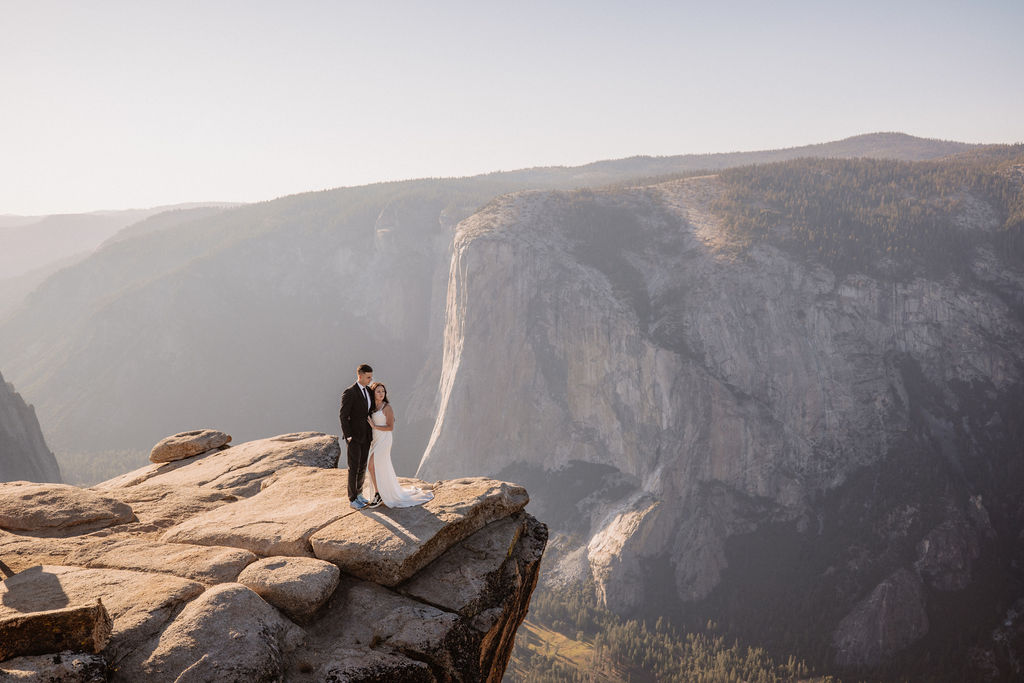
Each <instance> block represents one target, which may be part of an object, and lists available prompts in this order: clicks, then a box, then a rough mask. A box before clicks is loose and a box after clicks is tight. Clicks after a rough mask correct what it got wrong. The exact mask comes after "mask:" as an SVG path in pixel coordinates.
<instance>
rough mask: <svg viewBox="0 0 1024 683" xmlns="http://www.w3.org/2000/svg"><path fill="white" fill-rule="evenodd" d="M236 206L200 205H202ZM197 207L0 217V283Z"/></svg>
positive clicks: (182, 206) (86, 251)
mask: <svg viewBox="0 0 1024 683" xmlns="http://www.w3.org/2000/svg"><path fill="white" fill-rule="evenodd" d="M212 205H218V206H236V205H234V204H230V205H229V204H216V203H211V204H203V205H202V206H212ZM195 206H198V205H197V204H181V205H178V206H163V207H156V208H152V209H130V210H125V211H97V212H94V213H83V214H58V215H52V216H11V215H5V216H0V281H2V280H6V279H8V278H13V277H17V276H19V275H23V274H25V273H28V272H30V271H34V270H38V269H40V268H43V267H46V266H47V265H49V264H52V263H55V262H60V261H64V260H66V259H67V258H69V257H72V256H75V255H78V254H83V253H88V252H91V251H92V250H93V249H95V248H96V247H97V246H99V245H100V244H101V243H102V242H103V241H104V240H106V239H107V238H109V237H112V236H113V235H114V234H116V233H117V232H118V231H119V230H121V229H123V228H125V227H127V226H129V225H132V224H134V223H137V222H138V221H141V220H144V219H146V218H148V217H150V216H153V215H156V214H158V213H162V212H164V211H168V210H172V209H186V208H192V207H195Z"/></svg>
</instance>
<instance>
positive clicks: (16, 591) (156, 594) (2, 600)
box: [0, 566, 203, 662]
mask: <svg viewBox="0 0 1024 683" xmlns="http://www.w3.org/2000/svg"><path fill="white" fill-rule="evenodd" d="M202 592H203V586H202V585H201V584H199V583H196V582H194V581H187V580H185V579H180V578H178V577H176V576H170V575H167V574H148V573H143V572H134V571H125V570H120V569H86V568H83V567H52V566H43V567H33V568H31V569H26V570H25V571H23V572H21V573H19V574H15V575H14V576H12V577H10V578H8V579H5V580H4V581H3V582H0V618H3V617H8V616H15V615H20V614H25V613H27V612H41V611H45V610H54V609H61V608H64V607H67V606H69V605H83V604H90V603H95V602H96V600H97V598H98V599H100V600H102V601H103V605H104V607H106V609H107V612H108V613H109V614H110V617H111V618H112V619H113V620H114V626H113V632H112V634H111V639H110V644H109V645H108V646H107V653H108V656H109V657H110V659H111V661H112V662H114V661H116V660H117V658H119V657H120V656H123V655H124V654H125V653H127V652H128V651H130V650H131V649H133V648H134V647H136V646H138V645H139V644H140V643H142V642H143V641H144V640H146V639H148V638H150V637H151V636H153V635H154V634H156V633H158V632H159V631H160V629H162V628H163V626H164V625H165V624H166V623H167V622H168V621H170V619H171V617H172V616H173V615H174V614H175V613H176V612H177V610H178V609H179V608H180V607H181V605H183V604H184V603H186V602H188V601H189V600H191V599H192V598H194V597H196V596H197V595H199V594H200V593H202Z"/></svg>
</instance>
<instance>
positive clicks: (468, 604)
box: [399, 514, 525, 617]
mask: <svg viewBox="0 0 1024 683" xmlns="http://www.w3.org/2000/svg"><path fill="white" fill-rule="evenodd" d="M524 527H525V519H524V516H523V515H522V514H518V515H515V516H514V517H508V518H506V519H501V520H498V521H497V522H492V523H491V524H488V525H487V526H485V527H484V528H483V529H481V530H480V531H477V532H476V533H475V534H473V535H472V536H470V537H469V538H467V539H465V540H463V541H461V542H460V543H457V544H455V545H454V546H452V547H451V549H449V550H448V552H446V553H445V554H443V555H441V557H439V558H437V559H436V560H434V561H433V562H431V563H430V564H429V565H427V567H426V568H424V569H423V571H421V572H419V573H417V574H416V575H415V576H414V577H412V578H411V579H410V580H409V581H407V582H406V583H404V584H403V585H402V586H401V587H400V588H399V592H400V593H403V594H404V595H408V596H409V597H412V598H416V599H417V600H421V601H423V602H426V603H429V604H431V605H436V606H438V607H441V608H442V609H445V610H448V611H450V612H458V613H459V614H460V615H462V616H463V617H472V616H475V615H476V614H477V613H479V612H480V611H482V610H483V609H484V608H485V607H492V606H493V605H492V604H490V603H493V602H494V595H495V594H496V593H497V590H496V589H497V587H498V584H499V583H500V579H501V574H502V568H503V567H504V565H505V562H506V561H507V560H508V558H509V557H510V556H511V555H512V552H513V551H514V550H515V547H516V544H517V543H519V538H520V537H521V536H522V533H523V529H524Z"/></svg>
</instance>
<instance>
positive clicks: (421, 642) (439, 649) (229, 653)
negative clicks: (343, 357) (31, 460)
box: [0, 432, 547, 681]
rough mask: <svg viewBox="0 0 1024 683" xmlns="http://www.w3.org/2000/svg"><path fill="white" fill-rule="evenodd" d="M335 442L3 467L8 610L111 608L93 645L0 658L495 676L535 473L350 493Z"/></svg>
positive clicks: (8, 622)
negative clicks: (98, 467) (375, 494)
mask: <svg viewBox="0 0 1024 683" xmlns="http://www.w3.org/2000/svg"><path fill="white" fill-rule="evenodd" d="M339 453H340V449H339V446H338V440H337V437H334V436H329V435H325V434H321V433H316V432H303V433H296V434H285V435H281V436H276V437H273V438H269V439H263V440H259V441H252V442H248V443H243V444H240V445H238V446H234V447H230V448H229V447H223V446H222V447H219V448H214V449H212V450H209V451H206V452H204V453H201V454H198V455H194V456H191V457H187V458H185V459H182V460H176V461H173V462H167V463H159V464H153V465H149V466H147V467H144V468H142V469H139V470H136V471H134V472H130V473H128V474H125V475H122V476H120V477H117V478H115V479H112V480H110V481H107V482H104V483H102V484H99V485H97V486H95V487H93V488H91V489H82V488H78V487H74V486H67V485H63V484H39V483H30V482H9V483H5V484H0V558H2V561H3V565H0V570H2V571H3V572H4V575H5V576H6V578H5V580H4V581H3V582H2V583H0V629H4V628H5V629H7V630H9V631H12V632H16V633H18V634H21V635H24V634H25V633H30V630H31V628H33V620H34V619H38V620H40V621H39V623H44V622H43V621H42V620H44V619H45V620H47V621H45V623H46V624H52V623H53V620H55V619H59V618H61V615H63V614H68V615H74V616H75V618H78V619H81V615H82V609H81V608H82V607H86V606H91V607H93V609H92V612H95V613H98V614H100V617H98V618H99V619H100V621H101V622H102V618H106V615H109V620H110V621H112V628H111V629H110V630H109V635H107V636H104V637H103V638H96V639H95V640H86V641H84V642H86V643H87V645H86V646H84V647H82V648H80V649H81V651H69V650H66V649H65V651H63V652H60V653H56V652H54V648H50V649H49V650H48V649H47V648H46V646H45V644H44V643H43V639H42V638H34V639H33V638H31V637H30V638H24V640H25V641H26V642H33V643H34V646H26V647H25V651H24V652H7V651H6V650H5V651H4V652H3V656H4V657H6V658H7V659H6V661H3V662H0V677H2V678H6V677H10V678H13V679H15V680H17V679H19V678H26V679H32V678H34V677H40V676H42V677H45V678H46V680H60V681H137V680H143V679H145V680H150V681H181V680H196V681H199V680H246V681H269V680H289V681H376V680H393V679H400V680H411V681H412V680H414V681H435V680H445V681H461V680H466V681H470V680H472V681H476V680H488V681H499V680H501V677H502V675H503V673H504V670H505V666H506V664H507V662H508V659H509V656H510V655H511V650H512V646H513V643H514V639H515V632H516V629H517V628H518V626H519V624H520V623H521V622H522V620H523V618H524V616H525V614H526V610H527V607H528V605H529V601H530V596H531V594H532V592H533V589H534V586H535V585H536V581H537V574H538V570H539V567H540V559H541V555H542V554H543V551H544V547H545V544H546V542H547V527H546V526H545V525H543V524H541V523H540V522H538V521H537V520H536V519H534V518H533V517H531V516H530V515H529V514H527V513H526V512H524V511H523V508H524V507H525V505H526V503H527V502H528V500H529V497H528V496H527V493H526V490H525V489H523V488H522V487H520V486H517V485H514V484H510V483H507V482H501V481H496V480H493V479H488V478H483V477H474V478H466V479H456V480H448V481H438V482H436V483H434V484H429V483H425V482H417V485H419V486H421V487H426V488H431V489H433V491H434V494H435V497H434V499H433V500H432V501H430V502H429V503H427V504H426V505H424V506H421V507H415V508H406V509H395V510H391V509H388V508H386V507H379V508H376V509H373V510H366V511H355V510H352V509H351V508H350V507H349V505H348V499H347V495H346V484H345V482H346V478H347V471H346V470H339V469H337V463H338V456H339ZM97 600H99V601H100V602H101V606H98V607H97V606H96V603H97ZM73 608H75V609H73ZM90 613H91V612H90ZM99 626H100V627H101V628H100V630H101V631H102V626H103V624H102V623H100V624H99ZM46 628H47V632H52V627H50V626H47V627H46ZM26 629H27V630H26ZM11 642H14V641H13V639H12V640H11Z"/></svg>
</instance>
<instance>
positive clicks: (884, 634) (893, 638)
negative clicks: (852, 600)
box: [832, 569, 928, 667]
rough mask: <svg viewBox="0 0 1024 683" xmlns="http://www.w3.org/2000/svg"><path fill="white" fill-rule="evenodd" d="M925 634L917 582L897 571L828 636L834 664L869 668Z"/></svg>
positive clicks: (920, 594)
mask: <svg viewBox="0 0 1024 683" xmlns="http://www.w3.org/2000/svg"><path fill="white" fill-rule="evenodd" d="M927 632H928V615H927V614H926V613H925V609H924V592H923V588H922V586H921V580H920V579H919V578H918V577H917V576H916V575H915V574H914V573H913V572H911V571H908V570H906V569H901V570H899V571H897V572H896V573H894V574H893V575H892V576H890V577H888V578H887V579H886V580H885V581H882V583H880V584H878V586H876V587H875V589H874V590H873V591H871V593H870V595H868V596H867V597H865V598H864V599H863V600H862V601H861V602H859V603H857V605H856V607H854V609H853V611H851V612H850V614H849V615H847V616H846V618H844V619H843V620H842V621H841V622H840V623H839V627H838V628H837V629H836V631H835V633H834V634H833V636H832V640H833V643H834V645H835V650H836V662H837V663H838V664H839V665H840V666H844V667H871V666H876V665H878V664H879V663H881V661H882V659H883V658H884V657H886V656H888V655H891V654H893V653H894V652H898V651H900V650H902V649H903V648H905V647H907V646H908V645H910V644H911V643H913V642H915V641H916V640H918V639H919V638H921V637H922V636H923V635H924V634H926V633H927Z"/></svg>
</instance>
